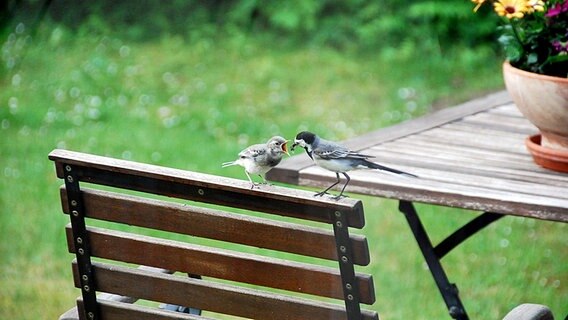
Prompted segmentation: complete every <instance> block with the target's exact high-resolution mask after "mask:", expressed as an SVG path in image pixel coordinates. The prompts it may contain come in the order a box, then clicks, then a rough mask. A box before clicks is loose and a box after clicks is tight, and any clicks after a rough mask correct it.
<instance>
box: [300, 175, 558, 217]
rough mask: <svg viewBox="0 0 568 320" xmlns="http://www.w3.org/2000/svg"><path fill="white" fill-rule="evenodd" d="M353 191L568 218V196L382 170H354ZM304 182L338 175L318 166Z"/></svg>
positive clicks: (325, 180) (316, 182)
mask: <svg viewBox="0 0 568 320" xmlns="http://www.w3.org/2000/svg"><path fill="white" fill-rule="evenodd" d="M350 175H351V178H352V179H351V182H350V183H349V187H348V190H347V191H349V192H356V193H361V194H366V195H372V196H379V197H385V198H394V199H399V200H406V201H415V202H423V203H430V204H437V205H443V206H450V207H459V208H464V209H471V210H479V211H490V212H496V213H503V214H510V215H517V216H526V217H532V218H537V219H543V220H552V221H564V222H568V200H567V199H548V198H546V197H542V196H535V195H525V194H518V193H513V192H503V191H495V190H490V189H489V190H488V189H487V188H480V187H471V186H470V187H463V188H460V189H456V186H455V184H451V183H442V182H435V181H428V180H425V179H423V180H420V179H411V178H406V179H401V178H400V177H392V176H389V175H385V174H382V175H380V177H377V176H378V175H377V174H374V175H370V174H368V173H367V172H363V171H362V172H352V173H351V174H350ZM300 176H301V178H300V180H299V184H300V185H305V186H318V187H319V186H327V185H329V184H330V183H332V182H333V181H335V175H334V174H333V173H331V172H329V171H325V170H323V169H320V168H317V167H310V168H307V169H304V170H302V171H301V172H300Z"/></svg>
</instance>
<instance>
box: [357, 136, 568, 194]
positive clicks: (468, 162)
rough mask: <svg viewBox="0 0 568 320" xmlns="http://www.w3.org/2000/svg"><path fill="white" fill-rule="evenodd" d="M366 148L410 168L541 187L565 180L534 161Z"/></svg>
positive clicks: (563, 184) (380, 158) (382, 158)
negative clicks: (538, 165) (513, 160)
mask: <svg viewBox="0 0 568 320" xmlns="http://www.w3.org/2000/svg"><path fill="white" fill-rule="evenodd" d="M369 151H370V152H368V153H369V154H371V155H373V156H374V157H375V158H373V160H374V161H377V162H379V163H384V164H386V165H391V166H401V165H403V166H407V167H411V168H412V169H409V170H411V171H412V170H415V168H418V169H420V168H425V169H432V170H438V171H439V173H440V174H445V173H450V172H457V173H466V174H471V175H472V176H476V175H477V176H480V177H489V178H495V179H504V180H509V181H512V182H517V181H523V182H526V183H529V184H532V185H534V186H535V187H536V186H540V185H542V188H544V189H546V188H548V187H550V189H551V190H556V189H565V188H566V184H567V183H568V177H567V176H566V175H562V174H555V173H554V172H549V171H547V170H545V169H542V168H539V167H537V166H536V164H534V163H527V162H512V161H501V160H499V159H491V158H485V159H484V158H479V157H475V156H472V157H464V155H463V154H462V155H457V154H452V153H443V152H437V153H434V154H432V153H429V152H428V150H420V148H419V147H416V148H405V149H403V148H401V149H397V147H389V146H386V145H383V146H381V147H376V148H374V149H372V150H369ZM413 173H414V172H413ZM415 174H416V173H415ZM472 179H475V177H472ZM466 183H467V182H466ZM542 188H541V189H542ZM535 191H537V190H535ZM564 194H567V193H566V192H565V193H564Z"/></svg>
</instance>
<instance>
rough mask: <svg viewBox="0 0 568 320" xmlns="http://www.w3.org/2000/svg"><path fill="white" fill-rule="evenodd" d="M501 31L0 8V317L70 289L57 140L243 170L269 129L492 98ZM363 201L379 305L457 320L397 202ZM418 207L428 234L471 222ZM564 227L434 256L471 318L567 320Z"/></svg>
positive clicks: (451, 21)
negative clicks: (242, 155)
mask: <svg viewBox="0 0 568 320" xmlns="http://www.w3.org/2000/svg"><path fill="white" fill-rule="evenodd" d="M496 25H497V21H496V20H495V18H494V16H493V15H491V14H489V12H486V11H482V12H478V13H476V14H474V13H473V12H472V4H471V3H470V2H469V1H449V0H448V1H442V0H440V1H417V0H410V1H406V2H400V1H395V0H385V1H380V2H379V1H363V0H349V1H330V0H326V1H300V0H293V1H282V2H281V1H272V2H261V1H254V0H240V1H226V0H225V1H223V0H217V1H177V0H170V1H147V0H146V1H136V2H132V1H124V2H120V1H110V0H105V1H97V2H84V1H71V0H64V1H57V0H54V1H47V2H44V1H39V0H37V1H36V0H25V1H22V0H20V1H17V0H16V1H14V0H11V1H10V0H8V1H4V2H2V4H0V44H1V50H2V52H1V60H0V134H1V139H0V170H1V171H0V174H1V175H2V179H0V288H1V289H0V319H54V318H57V317H58V316H59V314H61V313H63V312H64V311H65V310H67V309H68V308H70V307H72V306H73V305H74V299H75V297H76V296H78V294H79V292H78V291H77V290H76V289H74V288H73V287H72V281H71V273H70V260H71V259H72V256H71V255H70V254H68V253H67V252H66V249H65V241H64V232H63V227H64V226H65V224H66V223H67V217H65V216H64V215H63V214H61V210H60V207H59V205H58V192H57V189H58V186H59V185H60V184H61V182H60V181H58V180H57V179H56V178H55V174H54V170H53V165H52V163H51V162H49V161H48V160H47V154H48V153H49V152H50V151H51V150H52V149H54V148H64V149H70V150H75V151H83V152H89V153H93V154H98V155H107V156H111V157H116V158H123V159H129V160H135V161H141V162H147V163H153V164H159V165H164V166H169V167H175V168H180V169H187V170H194V171H200V172H207V173H212V174H219V175H225V176H231V177H236V178H240V179H245V177H244V174H243V172H242V170H241V169H237V168H228V169H221V166H220V164H221V163H222V162H225V161H230V160H233V159H234V157H235V156H236V154H237V153H238V152H239V151H240V150H241V149H243V148H244V147H246V146H247V145H249V144H252V143H260V142H264V141H265V140H266V139H267V138H268V137H270V136H272V135H276V134H278V135H283V136H285V137H288V138H292V137H293V136H294V135H295V134H296V133H297V132H298V131H300V130H305V129H309V130H312V131H314V132H317V133H319V134H320V135H322V136H324V137H326V138H329V139H336V140H342V139H346V138H350V137H353V136H356V135H358V134H362V133H365V132H368V131H370V130H374V129H378V128H381V127H386V126H389V125H393V124H396V123H399V122H402V121H405V120H408V119H411V118H415V117H418V116H420V115H423V114H426V113H429V112H432V111H434V110H436V109H440V108H444V107H447V106H451V105H454V104H456V103H459V102H462V101H465V100H468V99H472V98H474V97H477V96H480V95H483V94H486V93H488V92H493V91H496V90H502V89H503V85H502V79H501V61H502V55H501V54H500V52H499V51H498V49H497V48H496V46H495V34H494V31H495V27H496ZM351 196H353V197H359V196H358V195H353V194H352V195H351ZM361 198H362V199H363V201H364V204H365V208H366V212H367V217H368V225H367V227H366V231H365V233H366V234H367V236H368V237H369V238H370V243H371V249H372V259H373V263H372V265H371V267H370V268H371V272H372V273H373V275H374V278H375V286H376V291H377V297H378V298H377V302H376V303H375V304H374V306H373V307H372V308H374V309H376V310H377V311H378V312H379V313H380V315H381V318H382V319H449V316H447V311H446V309H445V306H444V304H443V301H442V299H441V297H440V295H439V293H438V291H437V289H436V287H435V284H434V282H433V280H432V278H431V276H430V274H429V272H428V270H427V268H426V267H425V263H424V260H423V258H422V257H421V255H420V253H419V251H418V247H417V245H416V243H415V242H414V240H413V238H412V236H411V233H410V230H409V228H408V226H407V225H406V222H405V220H404V217H403V216H402V215H401V214H399V213H398V212H397V210H396V203H395V202H393V201H390V200H381V199H376V198H370V197H361ZM419 210H420V211H421V212H423V213H424V214H423V217H424V223H425V225H426V228H427V229H428V230H432V231H433V233H432V234H434V235H435V237H439V238H434V239H433V241H434V242H437V241H440V240H441V239H442V238H443V236H444V235H446V234H448V233H449V232H450V231H451V230H452V229H454V228H456V227H457V226H459V225H460V224H463V223H464V222H466V221H468V220H470V219H471V218H473V217H475V215H476V214H475V213H472V212H460V211H457V210H451V209H439V208H436V210H434V208H433V207H430V206H425V205H420V206H419ZM567 231H568V230H567V229H566V226H565V224H560V223H550V222H544V221H537V220H530V219H522V218H513V217H507V218H504V219H502V220H500V221H499V222H497V223H495V224H493V225H491V226H490V227H488V228H486V229H485V230H483V231H481V232H480V233H479V234H478V235H477V236H476V237H474V238H472V239H470V240H468V241H467V242H466V243H465V244H463V245H462V246H460V247H459V248H457V249H456V250H454V251H453V252H452V253H451V254H450V255H449V256H447V257H446V258H444V261H443V263H444V265H445V266H446V270H447V272H448V275H449V277H450V279H451V280H452V281H454V282H457V283H458V285H459V288H460V290H461V297H462V299H463V301H464V304H465V306H466V308H467V310H468V312H469V313H470V316H471V318H472V319H500V318H501V317H503V316H504V315H505V314H506V313H507V312H508V310H510V309H511V308H512V307H513V306H515V305H517V304H520V303H523V302H535V303H544V304H547V305H549V306H550V307H551V308H552V309H553V311H554V312H555V314H556V316H557V317H558V318H562V317H564V316H565V315H566V314H567V313H568V305H567V304H566V297H568V264H567V261H566V253H567V252H568V250H567V247H568V232H567Z"/></svg>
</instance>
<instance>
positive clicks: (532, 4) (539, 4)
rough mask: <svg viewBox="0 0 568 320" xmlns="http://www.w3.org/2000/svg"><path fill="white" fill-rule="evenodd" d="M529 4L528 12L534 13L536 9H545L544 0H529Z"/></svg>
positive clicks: (541, 10)
mask: <svg viewBox="0 0 568 320" xmlns="http://www.w3.org/2000/svg"><path fill="white" fill-rule="evenodd" d="M527 5H528V7H527V8H528V9H527V12H528V13H533V12H535V11H540V12H543V11H544V1H542V0H528V2H527Z"/></svg>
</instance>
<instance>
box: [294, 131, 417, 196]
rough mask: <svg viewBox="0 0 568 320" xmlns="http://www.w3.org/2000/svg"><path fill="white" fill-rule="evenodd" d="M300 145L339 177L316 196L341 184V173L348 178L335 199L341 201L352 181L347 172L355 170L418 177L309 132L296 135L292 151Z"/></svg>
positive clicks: (312, 157) (321, 165) (320, 164)
mask: <svg viewBox="0 0 568 320" xmlns="http://www.w3.org/2000/svg"><path fill="white" fill-rule="evenodd" d="M298 145H299V146H300V147H302V148H304V150H306V153H307V154H308V156H309V157H310V158H311V159H312V160H314V162H315V163H316V165H318V166H320V167H322V168H324V169H327V170H329V171H333V172H335V175H336V177H337V181H336V182H335V183H334V184H332V185H331V186H329V187H328V188H327V189H325V190H323V191H322V192H318V193H316V194H315V196H322V195H324V194H326V193H327V191H329V189H331V188H333V187H334V186H335V185H337V184H338V183H339V182H340V179H339V173H342V174H343V175H344V176H345V178H347V182H345V185H344V186H343V188H342V189H341V193H340V194H339V195H338V196H336V197H334V198H335V199H340V198H341V197H342V196H343V191H345V187H347V184H349V181H350V180H351V178H350V177H349V176H348V175H347V173H346V172H347V171H351V170H355V169H377V170H381V171H385V172H390V173H394V174H397V175H404V176H409V177H416V176H415V175H413V174H410V173H406V172H403V171H400V170H396V169H393V168H389V167H386V166H383V165H380V164H378V163H374V162H371V161H369V160H367V159H369V158H372V156H369V155H364V154H360V153H357V152H354V151H350V150H349V149H347V148H346V147H344V146H342V145H340V144H338V143H335V142H333V141H328V140H324V139H322V138H320V137H318V136H317V135H316V134H314V133H311V132H308V131H302V132H300V133H298V134H297V135H296V139H295V140H294V144H292V151H294V148H295V147H296V146H298Z"/></svg>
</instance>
